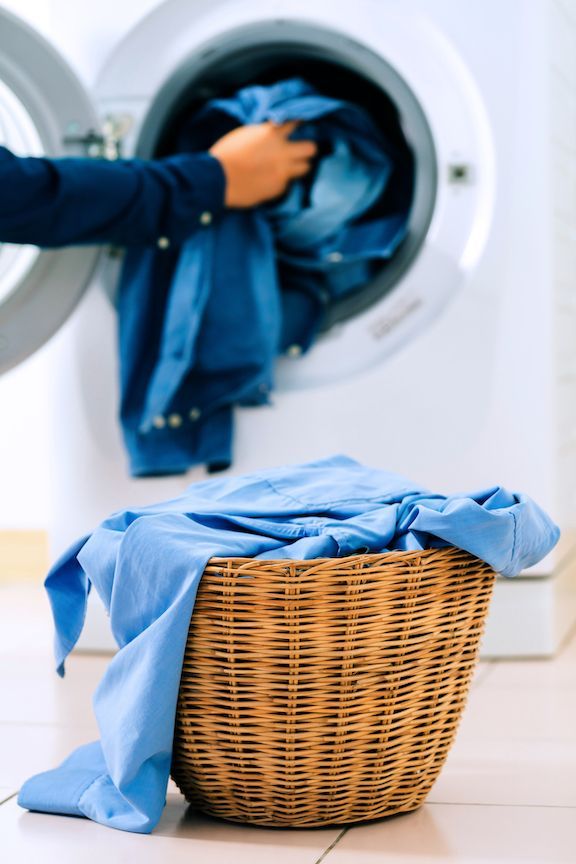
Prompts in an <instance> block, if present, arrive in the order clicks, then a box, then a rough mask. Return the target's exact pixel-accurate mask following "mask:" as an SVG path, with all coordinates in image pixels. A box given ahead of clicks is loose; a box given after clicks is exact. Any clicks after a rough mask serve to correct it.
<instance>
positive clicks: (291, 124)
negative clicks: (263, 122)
mask: <svg viewBox="0 0 576 864" xmlns="http://www.w3.org/2000/svg"><path fill="white" fill-rule="evenodd" d="M272 125H273V126H274V128H275V129H277V130H278V132H279V133H280V135H281V136H282V137H283V138H288V136H289V135H291V134H292V132H294V130H295V129H296V128H297V127H298V126H299V125H300V121H299V120H288V121H286V123H277V124H276V123H273V124H272Z"/></svg>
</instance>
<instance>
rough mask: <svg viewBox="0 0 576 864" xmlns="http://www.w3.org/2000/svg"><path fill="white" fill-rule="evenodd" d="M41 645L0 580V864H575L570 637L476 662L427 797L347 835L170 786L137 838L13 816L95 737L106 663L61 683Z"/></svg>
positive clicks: (35, 597) (35, 615)
mask: <svg viewBox="0 0 576 864" xmlns="http://www.w3.org/2000/svg"><path fill="white" fill-rule="evenodd" d="M50 651H51V623H50V617H49V612H48V608H47V605H46V603H45V600H44V597H43V594H42V592H41V590H40V589H39V588H37V587H35V586H33V585H21V586H16V585H13V586H11V585H0V693H1V694H2V698H1V699H0V862H2V864H12V862H17V864H36V862H42V864H52V862H58V864H72V862H74V864H77V862H83V864H84V862H86V864H92V862H95V864H96V862H98V864H102V861H105V862H106V864H124V862H129V864H147V862H170V864H179V862H187V864H192V862H194V864H196V862H198V864H200V862H202V864H204V862H209V864H244V862H250V864H261V862H262V864H264V862H267V864H268V862H271V864H293V862H294V864H319V862H320V861H322V862H326V864H388V862H390V864H443V862H462V864H464V862H466V864H520V862H524V864H576V635H575V636H574V638H573V639H572V640H571V642H570V643H569V644H568V645H567V646H566V647H565V648H564V650H563V651H562V652H561V654H560V656H559V657H558V658H557V659H556V660H554V661H541V662H535V661H530V662H517V663H509V662H506V663H505V662H492V663H483V664H481V665H480V667H479V669H478V672H477V674H476V677H475V681H474V685H473V689H472V693H471V696H470V699H469V702H468V706H467V709H466V713H465V716H464V719H463V721H462V724H461V727H460V731H459V734H458V738H457V740H456V743H455V745H454V747H453V749H452V752H451V754H450V756H449V758H448V761H447V763H446V765H445V767H444V769H443V771H442V774H441V776H440V778H439V779H438V781H437V783H436V785H435V786H434V788H433V790H432V793H431V795H430V796H429V799H428V803H427V804H426V805H425V806H424V807H422V808H421V809H420V810H419V811H418V812H416V813H412V814H409V815H406V816H401V817H396V818H392V819H388V820H383V821H381V822H376V823H372V824H370V825H366V826H362V827H356V828H350V829H348V830H346V831H342V830H340V829H325V830H315V831H268V830H263V829H253V828H247V827H242V826H235V825H228V824H225V823H222V822H217V821H213V820H210V819H208V818H206V817H203V816H201V815H198V814H197V813H193V812H189V811H188V810H187V807H186V804H185V802H184V801H183V799H182V798H181V797H180V795H178V794H177V792H176V791H174V790H173V791H171V792H170V794H169V797H168V805H167V807H166V809H165V812H164V816H163V818H162V821H161V823H160V825H159V826H158V828H157V829H156V830H155V831H154V832H153V834H151V835H149V836H140V835H134V834H126V833H123V832H120V831H114V830H112V829H109V828H103V827H102V826H100V825H96V824H94V823H92V822H89V821H87V820H84V819H76V818H72V817H63V816H46V815H41V814H37V813H27V812H25V811H23V810H21V809H20V808H19V807H18V805H17V804H16V799H15V797H14V796H15V793H16V791H17V789H18V786H19V784H20V783H21V782H22V780H23V779H24V778H25V777H27V776H28V775H30V774H32V773H36V772H37V771H41V770H43V769H45V768H48V767H51V766H53V765H55V764H57V763H58V762H59V761H60V760H61V759H62V758H64V756H66V755H67V754H68V753H69V752H70V750H71V749H73V748H74V747H75V746H77V745H78V744H80V743H83V742H84V741H89V740H92V739H93V738H94V737H95V735H96V728H95V723H94V720H93V717H92V714H91V707H90V696H91V693H92V692H93V690H94V687H95V685H96V683H97V681H98V680H99V678H100V676H101V674H102V672H103V670H104V668H105V666H106V662H107V660H106V658H102V657H95V656H92V657H89V656H82V657H81V656H77V657H72V658H71V660H70V662H69V664H68V672H67V676H66V678H65V679H64V680H63V681H62V680H60V679H59V678H57V677H56V675H55V673H54V672H53V670H52V665H51V656H50Z"/></svg>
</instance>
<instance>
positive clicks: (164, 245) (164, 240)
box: [157, 237, 170, 249]
mask: <svg viewBox="0 0 576 864" xmlns="http://www.w3.org/2000/svg"><path fill="white" fill-rule="evenodd" d="M157 245H158V248H159V249H168V247H169V246H170V240H169V239H168V237H159V238H158V244H157Z"/></svg>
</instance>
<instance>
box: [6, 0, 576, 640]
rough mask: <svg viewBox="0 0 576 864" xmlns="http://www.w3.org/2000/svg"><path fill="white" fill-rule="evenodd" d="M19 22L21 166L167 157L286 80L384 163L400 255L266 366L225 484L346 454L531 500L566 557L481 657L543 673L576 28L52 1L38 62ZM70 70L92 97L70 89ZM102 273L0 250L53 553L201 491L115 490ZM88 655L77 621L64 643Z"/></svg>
mask: <svg viewBox="0 0 576 864" xmlns="http://www.w3.org/2000/svg"><path fill="white" fill-rule="evenodd" d="M143 5H144V6H146V5H148V7H150V8H149V11H148V13H147V14H146V15H143V14H142V9H143ZM36 6H37V4H34V3H32V2H31V3H30V4H28V5H27V4H26V3H25V2H22V3H19V4H18V9H19V10H20V11H22V10H23V9H28V21H27V22H25V21H24V20H22V18H21V17H18V16H16V15H15V14H13V13H12V12H10V11H9V10H8V9H4V10H0V135H1V136H2V138H3V140H4V142H5V143H7V144H8V145H9V146H11V147H12V148H13V149H14V150H16V151H17V152H20V153H23V154H24V153H28V154H42V153H45V154H48V155H62V154H70V155H78V154H84V155H88V156H95V157H98V158H102V157H103V158H117V157H118V156H125V157H130V156H133V155H137V156H141V157H146V158H147V157H153V156H158V155H164V154H165V153H166V152H168V149H169V142H170V140H171V138H172V137H173V133H174V131H175V129H176V128H177V125H178V123H179V122H181V121H182V118H185V117H186V116H188V115H189V114H190V112H191V111H192V110H194V109H195V108H197V107H198V106H199V105H200V104H202V102H204V101H205V100H207V99H210V98H212V97H214V96H219V95H225V94H228V93H230V92H233V90H234V89H237V88H238V87H239V86H242V85H247V84H250V83H254V82H264V83H265V82H267V81H272V80H275V79H278V78H281V77H287V76H291V75H294V74H297V75H301V76H303V77H306V78H307V79H308V80H310V81H311V82H312V83H315V84H317V86H318V87H319V88H321V89H323V90H324V91H325V92H329V93H331V94H334V95H338V96H342V97H344V98H349V99H353V100H354V101H356V102H358V103H359V104H361V105H363V106H364V107H365V108H366V110H367V111H369V112H370V114H371V116H372V117H373V119H374V121H375V122H376V123H377V124H379V125H380V126H381V127H382V128H384V129H386V130H387V131H388V133H389V134H392V135H393V136H394V138H395V140H396V141H397V142H398V143H399V145H400V146H401V147H402V148H404V152H405V153H406V154H407V156H408V157H409V162H410V166H411V167H410V171H411V183H412V194H411V201H410V207H409V209H408V210H407V219H408V233H407V237H406V239H405V241H404V242H403V243H402V244H401V246H400V247H399V249H398V251H397V253H396V254H395V256H394V257H393V259H392V260H391V261H390V262H388V263H387V265H386V266H385V267H383V268H382V270H381V271H380V272H379V274H378V275H377V277H376V278H375V279H374V280H373V281H372V282H371V283H370V284H368V285H367V286H365V288H364V289H363V290H362V291H361V292H359V293H358V295H357V296H355V297H354V298H353V299H350V300H344V301H341V302H340V303H338V304H336V305H335V306H334V307H333V308H332V309H331V312H330V315H329V318H328V320H327V326H326V328H325V329H324V331H323V332H322V334H321V336H320V338H319V339H318V340H317V343H316V344H315V346H314V347H313V348H312V350H310V352H309V353H307V354H305V355H302V356H297V355H298V352H296V351H292V352H291V356H286V357H282V358H280V359H279V362H278V369H277V386H276V391H275V394H274V398H273V404H272V405H271V406H269V407H264V408H258V409H249V408H246V409H239V410H238V412H237V417H236V432H235V446H234V464H233V467H232V469H231V471H232V472H235V473H240V472H245V471H250V470H254V469H258V468H262V467H267V466H271V465H274V464H279V463H290V462H299V461H307V460H310V459H314V458H317V457H321V456H324V455H328V454H331V453H334V452H345V453H348V454H350V455H351V456H353V457H355V458H357V459H359V460H360V461H363V462H365V463H367V464H372V465H375V466H380V467H384V468H388V469H390V470H394V471H397V472H399V473H402V474H405V475H408V476H410V477H412V478H414V479H417V480H418V481H419V482H421V483H423V484H425V485H427V486H428V487H430V488H432V489H434V490H437V491H443V492H446V493H453V492H458V491H461V492H463V491H466V490H472V489H478V488H483V487H488V486H490V485H492V484H496V483H499V484H503V485H506V486H507V487H509V488H513V489H518V490H522V491H524V492H526V493H528V494H530V495H532V496H533V497H534V498H535V499H536V500H537V501H538V502H539V503H540V504H541V505H542V506H543V507H544V508H545V509H547V510H548V511H549V512H550V513H551V515H552V516H553V517H554V518H555V519H556V520H557V521H558V523H559V524H560V526H561V528H562V540H561V543H560V544H559V545H558V547H557V548H556V549H555V550H554V551H553V552H552V553H551V554H550V555H549V556H548V557H547V558H546V559H545V560H544V561H543V562H541V564H539V565H537V566H536V567H535V568H532V569H531V570H530V571H528V572H526V573H524V574H522V575H521V576H519V577H518V578H516V579H514V580H503V579H498V581H497V585H496V590H495V596H494V601H493V604H492V609H491V613H490V618H489V621H488V627H487V632H486V635H485V639H484V644H483V654H484V656H534V655H538V656H546V655H551V654H553V653H554V652H555V651H556V650H557V649H558V647H559V645H560V644H561V643H562V640H563V639H564V638H565V637H566V636H567V634H568V633H569V631H570V629H571V627H572V626H573V625H574V623H575V621H576V572H575V561H576V558H575V555H574V553H575V548H576V546H575V534H574V522H575V514H576V495H575V493H576V350H575V349H574V338H573V337H574V333H575V332H576V328H575V322H576V293H575V289H576V252H575V249H576V244H575V243H574V232H575V229H576V196H574V194H573V191H574V185H575V177H576V174H575V167H574V166H575V165H576V159H575V158H574V157H575V156H576V92H575V91H576V4H574V3H573V2H570V0H531V2H525V0H509V2H507V3H505V4H502V3H499V2H497V0H482V2H481V0H474V2H467V3H465V4H463V3H460V2H458V0H356V2H354V3H350V2H348V0H266V2H264V0H166V2H163V3H160V4H155V3H154V2H152V0H151V2H149V3H148V4H142V3H140V2H137V0H135V2H127V3H124V4H122V9H115V6H114V4H112V3H111V2H110V0H102V2H101V3H99V4H98V5H97V7H94V8H90V9H89V10H84V11H86V15H84V12H83V17H82V19H81V18H80V17H79V13H77V12H76V9H75V7H73V6H72V4H70V3H66V2H64V0H53V2H52V3H51V4H48V6H49V8H50V9H51V10H52V14H53V19H52V23H51V25H50V26H51V27H52V32H53V36H54V38H53V39H52V44H50V42H49V41H47V40H46V38H45V37H44V36H42V35H41V34H40V33H39V32H38V29H36V28H35V27H33V26H31V22H32V23H34V14H35V13H34V9H35V7H36ZM33 7H34V8H33ZM127 10H128V12H129V14H128V13H127ZM66 13H67V14H66ZM76 15H78V17H75V16H76ZM122 16H124V17H122ZM128 19H129V20H128ZM122 22H124V24H126V22H128V23H127V25H126V26H123V23H122ZM44 31H45V32H49V33H50V27H48V26H46V23H45V22H44ZM83 48H85V49H86V51H87V54H88V55H89V58H90V62H91V64H92V69H93V71H94V74H91V73H89V74H86V72H85V70H84V73H83V75H80V73H79V71H78V68H77V67H78V65H79V61H80V65H82V58H83V56H84V55H82V54H81V52H82V49H83ZM121 258H122V251H121V250H117V249H104V250H101V249H100V250H99V249H93V248H87V247H85V248H73V249H65V250H59V251H39V250H37V249H34V248H28V247H18V248H16V247H10V246H4V247H2V249H1V250H0V366H1V368H2V369H3V371H5V372H6V373H7V375H8V376H10V375H13V374H15V373H14V371H10V370H14V369H15V368H16V367H17V366H18V365H19V364H21V363H22V362H23V361H25V360H26V358H27V357H29V356H30V355H31V354H33V353H34V352H37V351H38V350H39V349H41V350H40V355H39V356H40V358H41V363H42V364H43V368H44V369H45V370H46V373H45V386H46V388H47V391H46V392H47V397H46V404H47V406H48V408H47V410H46V417H45V423H44V424H43V426H42V430H38V439H39V440H40V437H41V440H42V444H43V446H44V447H45V448H46V453H47V454H48V455H47V461H48V463H49V469H50V472H49V475H48V476H47V479H46V480H45V482H46V484H47V485H48V486H49V489H48V492H47V495H46V500H47V501H49V506H47V515H46V524H47V528H48V529H49V533H50V538H51V542H52V549H53V553H54V554H57V553H58V552H59V551H61V550H62V549H63V548H64V547H65V546H66V545H67V544H68V543H69V542H71V541H72V540H73V539H75V538H76V537H77V536H78V535H80V534H82V533H84V532H86V531H88V530H90V528H92V527H94V525H95V524H97V523H98V522H99V521H100V520H101V519H102V518H103V517H104V516H106V515H107V514H108V513H109V512H111V511H112V510H115V509H118V508H124V507H127V506H130V505H138V504H142V503H145V502H146V503H148V502H150V501H154V500H160V499H162V498H164V497H172V496H173V495H175V494H178V493H179V492H180V491H181V490H182V489H183V488H184V487H185V486H186V485H188V484H189V483H190V482H193V481H194V480H197V479H201V478H203V477H204V473H203V470H202V469H195V470H193V471H191V472H190V473H189V474H188V475H186V476H183V477H176V478H174V477H171V478H154V479H152V478H149V479H132V478H130V477H128V474H127V460H126V457H125V454H124V451H123V447H122V442H121V436H120V430H119V426H118V420H117V406H118V385H117V359H116V347H115V336H116V333H115V330H116V321H115V311H114V289H115V284H116V280H117V276H118V272H119V267H120V266H121ZM80 301H81V302H80ZM72 313H73V314H72ZM47 340H49V341H47ZM45 343H47V344H45ZM41 346H44V347H43V348H41ZM48 511H49V512H48ZM107 639H108V637H107V627H106V623H105V621H104V617H103V615H102V612H101V611H99V610H98V608H97V604H96V605H95V607H94V609H92V610H91V612H90V614H89V618H88V628H87V634H86V636H85V638H84V643H83V644H84V647H85V648H86V647H87V648H98V647H104V646H106V645H107V644H108V643H107Z"/></svg>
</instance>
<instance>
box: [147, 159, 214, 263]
mask: <svg viewBox="0 0 576 864" xmlns="http://www.w3.org/2000/svg"><path fill="white" fill-rule="evenodd" d="M164 162H165V164H166V163H167V164H168V165H170V168H171V169H172V170H173V171H174V173H175V174H176V175H178V177H179V180H180V183H179V189H180V194H179V195H178V198H177V199H175V200H174V201H173V202H172V207H171V208H170V210H169V213H168V220H167V223H165V226H164V228H165V235H166V238H167V242H166V245H168V241H170V245H171V242H176V243H181V242H183V241H184V240H186V239H187V238H188V237H189V236H190V235H191V234H193V233H194V232H195V231H196V230H203V229H206V228H207V227H208V226H209V225H211V224H212V222H213V221H214V220H216V219H218V218H219V216H220V215H221V214H222V212H223V211H224V209H225V204H224V198H225V192H226V176H225V174H224V169H223V167H222V165H221V163H220V162H219V160H218V159H216V157H215V156H212V154H211V153H180V154H178V155H176V156H172V157H169V158H168V159H166V160H164ZM158 245H159V246H160V247H161V248H162V245H163V244H162V243H161V242H159V244H158Z"/></svg>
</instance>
